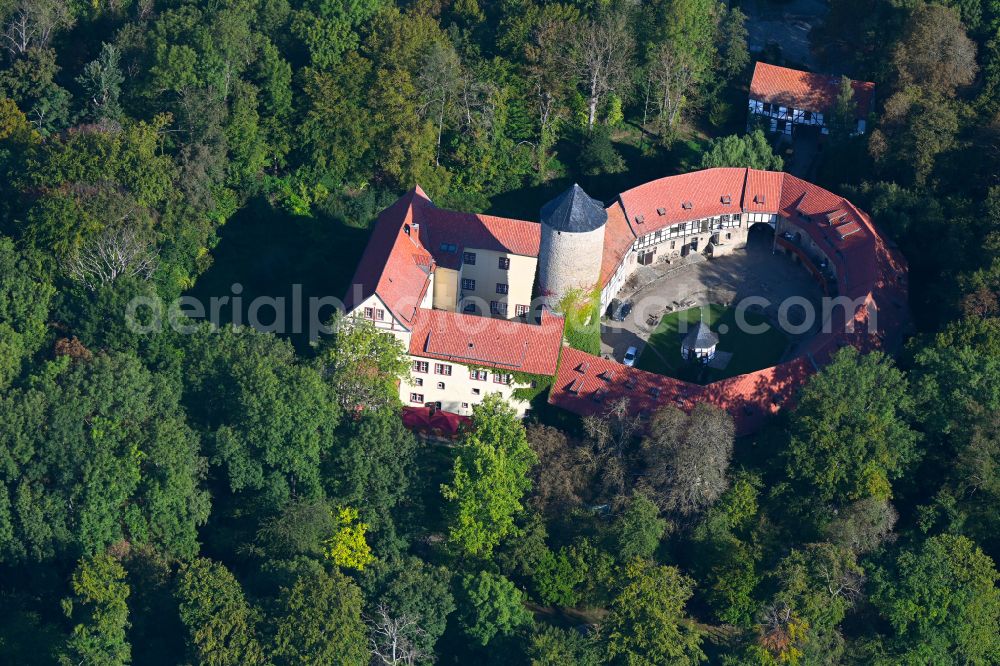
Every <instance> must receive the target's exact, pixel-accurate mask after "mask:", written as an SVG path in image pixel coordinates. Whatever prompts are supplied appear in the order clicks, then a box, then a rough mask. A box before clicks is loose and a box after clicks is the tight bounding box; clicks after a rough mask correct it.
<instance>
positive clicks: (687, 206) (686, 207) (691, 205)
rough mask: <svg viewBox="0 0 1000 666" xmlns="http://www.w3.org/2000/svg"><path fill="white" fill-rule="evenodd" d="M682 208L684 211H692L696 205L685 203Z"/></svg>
mask: <svg viewBox="0 0 1000 666" xmlns="http://www.w3.org/2000/svg"><path fill="white" fill-rule="evenodd" d="M681 208H683V209H684V210H691V209H692V208H694V204H693V203H691V202H690V201H685V202H684V203H682V204H681Z"/></svg>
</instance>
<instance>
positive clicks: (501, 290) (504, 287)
mask: <svg viewBox="0 0 1000 666" xmlns="http://www.w3.org/2000/svg"><path fill="white" fill-rule="evenodd" d="M509 291H510V285H508V284H504V283H503V282H497V293H498V294H506V293H507V292H509Z"/></svg>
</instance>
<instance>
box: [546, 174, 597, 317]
mask: <svg viewBox="0 0 1000 666" xmlns="http://www.w3.org/2000/svg"><path fill="white" fill-rule="evenodd" d="M607 221H608V213H607V211H605V210H604V206H602V205H601V203H600V202H599V201H596V200H594V199H591V198H590V197H589V196H587V193H586V192H584V191H583V188H581V187H580V186H579V185H576V184H574V185H573V187H571V188H569V189H568V190H566V191H565V192H563V193H562V194H560V195H559V196H558V197H556V198H555V199H553V200H552V201H550V202H548V203H547V204H545V205H544V206H542V239H541V246H540V248H539V252H538V284H539V287H540V289H541V297H542V300H543V302H544V303H545V305H547V306H548V307H549V308H550V309H552V310H559V304H560V303H561V302H562V299H563V297H565V296H566V294H567V293H569V292H570V291H572V290H574V289H583V290H589V289H592V288H593V287H594V286H595V285H597V282H598V280H600V277H601V259H602V257H603V255H604V225H605V223H606V222H607Z"/></svg>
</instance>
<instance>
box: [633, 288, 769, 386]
mask: <svg viewBox="0 0 1000 666" xmlns="http://www.w3.org/2000/svg"><path fill="white" fill-rule="evenodd" d="M701 316H704V317H705V321H706V322H707V323H708V325H709V326H710V327H711V328H712V330H713V331H715V332H716V333H718V334H719V346H718V347H717V351H724V352H731V353H732V354H733V358H732V359H731V360H730V361H729V365H728V366H727V367H726V369H725V370H714V369H711V368H699V367H697V366H691V365H689V364H688V363H686V362H685V361H684V360H683V359H681V340H682V339H683V337H684V333H682V332H681V325H682V323H686V324H688V325H694V324H695V323H696V322H697V321H698V318H699V317H701ZM746 321H747V323H749V324H752V325H757V324H763V323H766V319H765V318H764V316H763V315H759V314H754V313H749V312H748V313H746ZM720 327H722V330H724V331H726V332H725V333H723V332H720ZM684 330H685V331H687V330H690V329H688V328H685V329H684ZM787 344H788V340H787V338H785V335H784V334H783V333H782V332H781V331H778V330H776V329H774V328H773V327H771V326H768V327H767V330H766V331H765V332H763V333H759V334H751V333H747V332H744V331H740V330H739V329H738V327H737V326H736V309H735V308H730V307H725V306H722V305H714V304H713V305H709V306H708V307H706V308H705V309H704V311H703V310H702V309H701V308H691V309H690V310H682V311H679V312H672V313H670V314H668V315H666V316H665V317H664V318H663V319H662V320H661V321H660V325H659V326H657V327H656V330H655V331H654V332H653V334H652V335H651V336H650V337H649V340H648V341H647V343H646V347H645V348H644V349H643V351H642V355H641V356H639V359H638V361H637V362H636V367H638V368H641V369H642V370H648V371H649V372H655V373H657V374H661V375H667V376H669V377H676V378H678V379H683V380H685V381H692V382H698V383H701V384H708V383H710V382H714V381H718V380H720V379H725V378H727V377H733V376H735V375H742V374H744V373H747V372H753V371H754V370H760V369H762V368H768V367H770V366H772V365H775V364H777V363H778V361H779V360H780V358H781V355H782V354H783V353H784V351H785V347H786V346H787ZM657 352H658V353H657Z"/></svg>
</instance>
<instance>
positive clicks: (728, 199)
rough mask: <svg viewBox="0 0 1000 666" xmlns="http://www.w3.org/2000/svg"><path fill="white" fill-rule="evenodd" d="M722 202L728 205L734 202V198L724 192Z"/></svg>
mask: <svg viewBox="0 0 1000 666" xmlns="http://www.w3.org/2000/svg"><path fill="white" fill-rule="evenodd" d="M722 203H724V204H725V205H727V206H728V205H729V204H731V203H733V198H732V197H731V196H729V195H728V194H723V195H722Z"/></svg>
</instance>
